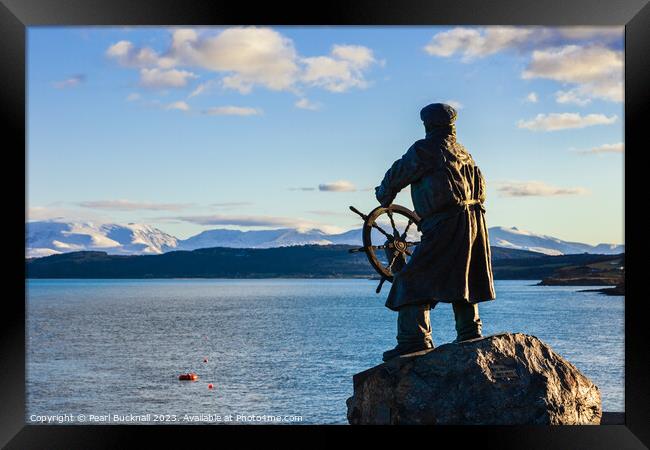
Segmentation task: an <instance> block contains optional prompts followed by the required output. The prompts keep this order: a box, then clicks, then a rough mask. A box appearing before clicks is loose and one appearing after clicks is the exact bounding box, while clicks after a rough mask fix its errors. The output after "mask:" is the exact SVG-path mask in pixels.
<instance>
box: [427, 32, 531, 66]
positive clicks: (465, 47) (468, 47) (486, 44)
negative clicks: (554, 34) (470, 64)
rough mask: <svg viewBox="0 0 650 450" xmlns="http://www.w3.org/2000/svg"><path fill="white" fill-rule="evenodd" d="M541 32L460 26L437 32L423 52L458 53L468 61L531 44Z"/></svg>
mask: <svg viewBox="0 0 650 450" xmlns="http://www.w3.org/2000/svg"><path fill="white" fill-rule="evenodd" d="M540 32H542V31H541V30H538V29H535V28H524V27H501V26H493V27H485V28H465V27H457V28H453V29H451V30H449V31H443V32H441V33H437V34H436V35H434V36H433V38H432V39H431V41H430V42H429V43H428V44H427V45H426V46H425V47H424V51H425V52H427V53H428V54H429V55H431V56H442V57H449V56H453V55H455V54H457V53H458V54H460V55H462V56H463V58H464V60H465V61H470V60H472V59H474V58H482V57H485V56H489V55H492V54H494V53H497V52H500V51H502V50H505V49H509V48H517V47H521V46H523V45H529V43H530V41H531V39H539V37H538V35H539V33H540Z"/></svg>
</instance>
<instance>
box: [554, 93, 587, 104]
mask: <svg viewBox="0 0 650 450" xmlns="http://www.w3.org/2000/svg"><path fill="white" fill-rule="evenodd" d="M555 101H556V102H558V103H560V104H572V105H578V106H585V105H588V104H589V103H591V99H590V98H587V97H583V96H581V95H580V92H579V90H578V89H571V90H568V91H557V92H556V93H555Z"/></svg>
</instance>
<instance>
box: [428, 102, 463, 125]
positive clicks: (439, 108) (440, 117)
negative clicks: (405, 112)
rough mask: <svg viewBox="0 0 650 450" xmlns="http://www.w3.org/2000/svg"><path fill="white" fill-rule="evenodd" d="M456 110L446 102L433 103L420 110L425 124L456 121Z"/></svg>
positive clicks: (445, 123) (443, 123) (441, 123)
mask: <svg viewBox="0 0 650 450" xmlns="http://www.w3.org/2000/svg"><path fill="white" fill-rule="evenodd" d="M456 115H457V113H456V110H455V109H454V108H452V107H451V106H449V105H447V104H445V103H431V104H430V105H427V106H425V107H424V108H422V110H421V111H420V118H421V119H422V122H424V124H425V125H433V126H441V125H442V126H444V125H451V124H452V123H454V122H455V121H456Z"/></svg>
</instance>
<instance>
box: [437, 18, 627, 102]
mask: <svg viewBox="0 0 650 450" xmlns="http://www.w3.org/2000/svg"><path fill="white" fill-rule="evenodd" d="M623 31H624V28H623V27H560V28H548V27H510V26H507V27H503V26H491V27H482V28H467V27H456V28H453V29H451V30H448V31H444V32H441V33H437V34H435V35H434V36H433V38H432V39H431V41H430V42H429V44H427V45H426V46H425V47H424V50H425V51H426V52H427V53H428V54H429V55H432V56H438V57H451V56H454V55H459V56H461V59H462V61H464V62H469V61H472V60H474V59H476V58H483V57H486V56H490V55H493V54H495V53H498V52H502V51H506V50H514V51H517V52H527V51H532V56H531V61H530V63H529V65H528V67H527V68H526V70H525V71H524V72H523V74H522V77H523V78H525V79H532V78H543V79H550V80H554V81H557V82H560V83H569V84H573V85H574V87H573V90H572V91H568V92H567V91H560V92H558V94H557V95H556V98H558V99H560V100H564V103H574V104H585V103H586V102H588V101H589V99H591V98H599V99H603V100H608V101H614V102H621V101H623V52H622V50H615V49H612V48H608V47H607V45H608V44H610V43H614V42H618V43H622V42H623ZM541 47H548V48H541Z"/></svg>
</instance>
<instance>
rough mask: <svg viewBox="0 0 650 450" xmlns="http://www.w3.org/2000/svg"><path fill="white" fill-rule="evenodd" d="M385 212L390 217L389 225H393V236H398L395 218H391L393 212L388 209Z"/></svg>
mask: <svg viewBox="0 0 650 450" xmlns="http://www.w3.org/2000/svg"><path fill="white" fill-rule="evenodd" d="M387 214H388V218H389V219H390V225H391V226H392V227H393V234H394V236H399V231H397V227H396V226H395V219H393V213H392V212H391V211H390V210H389V211H388V213H387Z"/></svg>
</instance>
